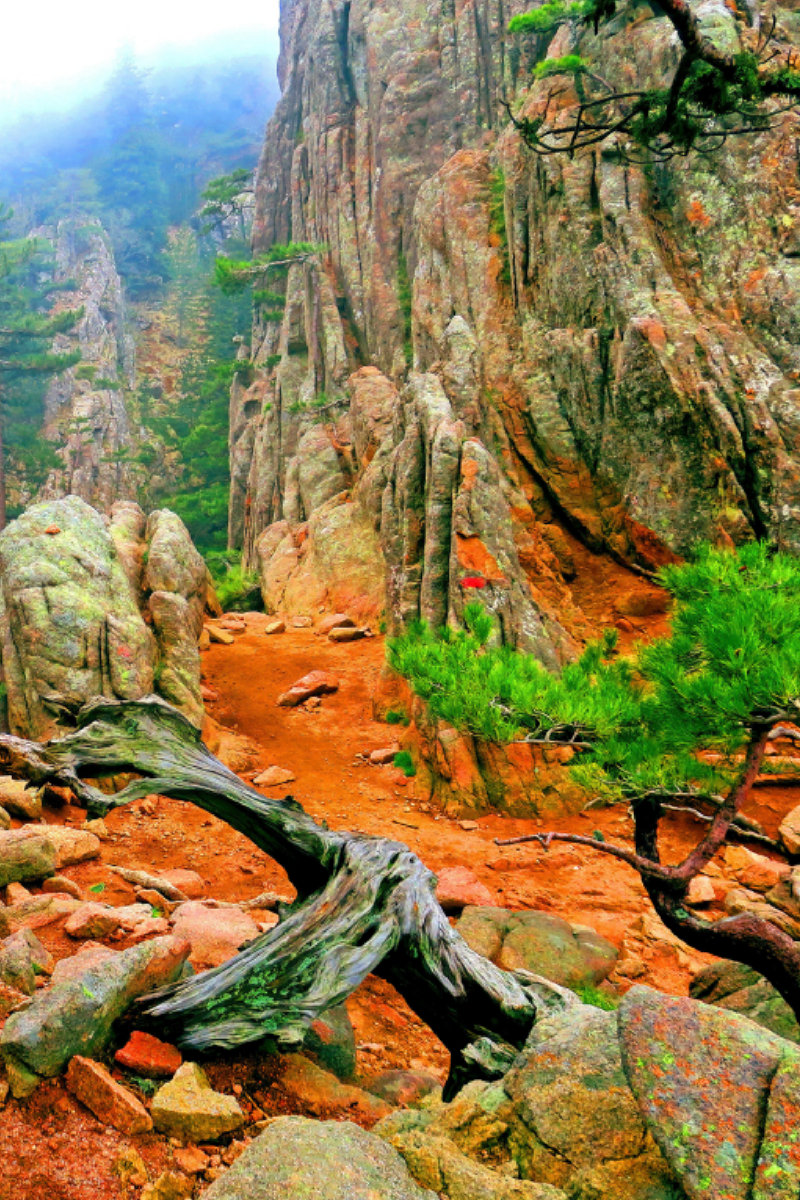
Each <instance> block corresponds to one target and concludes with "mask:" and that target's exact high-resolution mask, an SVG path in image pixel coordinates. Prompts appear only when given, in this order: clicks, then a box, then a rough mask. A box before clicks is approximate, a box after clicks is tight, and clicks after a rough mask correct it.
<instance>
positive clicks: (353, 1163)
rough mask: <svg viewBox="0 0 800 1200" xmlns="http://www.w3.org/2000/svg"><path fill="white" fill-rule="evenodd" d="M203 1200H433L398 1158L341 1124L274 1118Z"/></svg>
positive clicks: (366, 1135) (359, 1131)
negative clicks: (302, 1199) (301, 1198)
mask: <svg viewBox="0 0 800 1200" xmlns="http://www.w3.org/2000/svg"><path fill="white" fill-rule="evenodd" d="M204 1196H205V1197H206V1200H289V1198H290V1197H292V1198H296V1200H300V1197H309V1200H311V1198H312V1197H313V1200H436V1198H435V1195H434V1193H433V1192H430V1191H427V1190H425V1191H423V1189H422V1188H420V1187H419V1186H418V1185H417V1184H416V1183H415V1182H414V1180H413V1179H412V1178H411V1176H410V1175H409V1173H408V1168H407V1167H406V1165H405V1163H404V1162H403V1160H402V1158H401V1157H400V1155H399V1154H398V1153H397V1151H396V1150H394V1149H393V1148H392V1147H391V1146H389V1145H387V1144H386V1143H385V1142H384V1141H382V1140H381V1139H380V1138H379V1137H376V1136H375V1135H374V1134H370V1133H367V1132H366V1131H365V1130H363V1129H360V1128H359V1127H358V1126H357V1125H353V1124H351V1123H350V1122H347V1121H309V1120H306V1119H305V1118H304V1117H278V1118H277V1119H276V1120H274V1121H272V1122H271V1123H270V1125H269V1126H268V1127H267V1129H265V1130H264V1132H263V1133H262V1134H260V1135H259V1137H257V1138H255V1140H254V1141H252V1142H251V1143H250V1145H249V1146H248V1147H247V1149H246V1150H245V1152H244V1154H242V1155H241V1156H240V1157H239V1158H237V1160H236V1162H235V1163H234V1164H233V1166H232V1167H231V1168H230V1169H229V1170H228V1171H226V1172H225V1174H224V1175H222V1176H221V1178H219V1179H217V1180H216V1181H215V1182H214V1183H212V1185H211V1187H210V1188H208V1190H207V1191H206V1192H205V1193H204Z"/></svg>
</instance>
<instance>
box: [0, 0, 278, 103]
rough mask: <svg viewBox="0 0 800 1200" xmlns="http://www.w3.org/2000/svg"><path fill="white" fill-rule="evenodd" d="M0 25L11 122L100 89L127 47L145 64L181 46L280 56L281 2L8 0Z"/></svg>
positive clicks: (2, 91)
mask: <svg viewBox="0 0 800 1200" xmlns="http://www.w3.org/2000/svg"><path fill="white" fill-rule="evenodd" d="M0 30H1V34H0V36H1V37H2V53H1V54H0V123H3V122H6V121H9V120H13V119H14V118H16V117H18V116H20V115H21V114H22V113H26V112H33V111H36V110H40V109H43V108H46V109H52V108H55V107H59V108H61V107H67V106H69V105H70V104H71V103H73V102H74V101H75V99H78V98H80V97H81V96H82V95H85V94H86V93H87V92H89V91H94V90H96V88H97V85H98V84H99V83H102V82H103V80H104V79H105V78H106V77H107V76H108V74H109V73H110V71H111V70H112V69H113V66H114V62H115V59H116V57H117V54H118V52H119V50H120V48H121V47H122V46H123V45H128V46H130V47H131V49H132V50H133V52H134V54H135V55H136V58H137V60H138V61H139V62H141V63H142V65H144V66H148V65H151V64H154V63H156V62H157V61H158V60H159V59H163V58H164V56H165V53H172V52H176V51H177V52H178V53H179V54H180V57H181V58H182V59H184V60H185V59H186V58H187V57H189V58H192V57H194V56H195V54H196V55H197V57H198V58H199V59H204V60H207V59H208V58H209V57H211V56H212V55H213V54H215V51H218V52H219V54H220V56H226V55H228V54H235V53H237V52H238V53H245V54H248V53H249V54H255V53H260V52H263V53H264V55H265V57H272V58H274V57H275V55H276V52H277V31H278V0H235V2H234V3H228V4H225V3H219V0H37V2H36V3H35V4H30V3H25V2H24V0H6V3H4V4H3V17H2V22H0Z"/></svg>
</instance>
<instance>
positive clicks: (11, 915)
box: [0, 892, 80, 933]
mask: <svg viewBox="0 0 800 1200" xmlns="http://www.w3.org/2000/svg"><path fill="white" fill-rule="evenodd" d="M79 904H80V901H79V900H75V899H74V898H73V897H72V896H65V895H64V894H63V893H61V892H53V893H52V894H49V895H46V896H31V898H30V900H24V901H23V902H22V903H21V904H15V905H14V906H13V908H4V909H0V918H3V917H5V920H6V923H7V925H8V930H7V932H8V933H16V931H17V930H18V929H41V928H42V927H43V926H44V925H52V924H53V923H54V922H55V921H62V920H64V918H65V917H69V916H71V914H72V913H74V911H75V909H76V908H77V907H78V905H79ZM2 924H3V921H2V919H0V926H2Z"/></svg>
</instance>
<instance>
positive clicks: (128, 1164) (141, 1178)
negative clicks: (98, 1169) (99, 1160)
mask: <svg viewBox="0 0 800 1200" xmlns="http://www.w3.org/2000/svg"><path fill="white" fill-rule="evenodd" d="M111 1170H112V1172H113V1174H114V1175H116V1176H117V1178H118V1179H119V1181H120V1183H121V1184H122V1187H123V1188H124V1189H127V1187H128V1185H129V1184H130V1185H132V1186H133V1187H142V1186H143V1185H144V1184H146V1183H147V1167H146V1166H145V1164H144V1159H143V1158H142V1156H141V1154H140V1153H139V1151H138V1150H137V1149H136V1147H135V1146H126V1147H125V1149H124V1150H122V1151H121V1152H120V1153H119V1154H118V1155H117V1157H116V1158H115V1159H114V1161H113V1163H112V1164H111Z"/></svg>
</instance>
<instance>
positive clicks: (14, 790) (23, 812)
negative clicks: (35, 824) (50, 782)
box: [0, 775, 44, 821]
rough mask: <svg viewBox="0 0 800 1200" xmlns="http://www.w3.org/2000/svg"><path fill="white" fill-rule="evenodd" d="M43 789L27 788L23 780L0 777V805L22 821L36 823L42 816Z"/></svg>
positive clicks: (5, 776)
mask: <svg viewBox="0 0 800 1200" xmlns="http://www.w3.org/2000/svg"><path fill="white" fill-rule="evenodd" d="M43 792H44V788H35V789H33V788H29V787H28V784H27V783H26V781H25V780H24V779H13V778H12V777H11V776H10V775H0V805H2V807H3V808H4V809H5V810H6V812H9V813H11V816H12V817H20V818H21V819H22V820H23V821H38V820H39V818H40V817H41V815H42V794H43Z"/></svg>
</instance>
